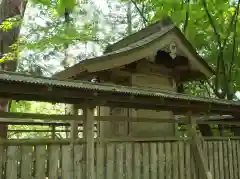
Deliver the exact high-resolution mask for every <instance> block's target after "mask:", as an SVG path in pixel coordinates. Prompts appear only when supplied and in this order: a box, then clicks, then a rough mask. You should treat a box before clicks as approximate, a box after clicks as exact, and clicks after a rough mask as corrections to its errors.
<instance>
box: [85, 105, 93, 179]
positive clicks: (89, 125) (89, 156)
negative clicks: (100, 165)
mask: <svg viewBox="0 0 240 179" xmlns="http://www.w3.org/2000/svg"><path fill="white" fill-rule="evenodd" d="M83 114H84V139H85V142H86V147H85V149H86V153H85V154H86V179H94V108H93V107H89V106H86V107H85V108H84V109H83Z"/></svg>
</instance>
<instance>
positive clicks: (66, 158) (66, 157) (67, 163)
mask: <svg viewBox="0 0 240 179" xmlns="http://www.w3.org/2000/svg"><path fill="white" fill-rule="evenodd" d="M71 152H72V150H71V145H64V146H62V179H69V178H72V172H73V171H72V160H73V158H72V155H71V154H72V153H71Z"/></svg>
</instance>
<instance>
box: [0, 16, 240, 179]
mask: <svg viewBox="0 0 240 179" xmlns="http://www.w3.org/2000/svg"><path fill="white" fill-rule="evenodd" d="M212 75H213V71H212V69H211V68H210V67H209V66H208V65H207V64H206V62H205V61H204V60H203V59H202V58H201V57H200V56H199V55H198V54H197V53H196V51H195V50H194V48H193V47H192V46H191V44H190V43H189V42H188V41H187V40H186V38H185V37H184V35H183V34H182V33H181V32H180V30H179V29H178V28H177V27H175V26H174V24H173V23H172V22H171V21H170V20H169V19H164V20H162V21H160V22H157V23H155V24H153V25H150V26H149V27H146V28H144V29H142V30H141V31H139V32H137V33H135V34H132V35H131V36H128V37H126V38H124V39H123V40H121V41H119V42H117V43H115V44H113V45H110V46H109V47H108V48H107V49H106V52H105V54H104V55H102V56H100V57H96V58H92V59H87V60H84V61H82V62H80V63H79V64H76V65H74V66H72V67H70V68H68V69H66V70H64V71H62V72H60V73H58V74H56V75H55V77H53V78H43V77H34V76H30V75H23V74H19V73H11V72H5V71H0V98H5V99H12V100H26V101H45V102H51V103H65V104H71V105H74V107H75V110H74V111H72V113H71V114H65V115H57V114H51V115H49V114H31V113H20V112H17V113H13V112H0V124H6V125H19V124H21V125H36V124H38V125H49V126H52V130H51V133H52V134H53V135H52V137H51V138H42V139H3V138H0V179H20V178H21V179H33V178H34V179H59V178H60V179H113V178H117V179H240V152H239V151H240V137H238V136H211V137H206V136H202V135H201V133H199V132H198V131H197V128H196V125H197V124H208V125H218V124H228V125H238V126H239V125H240V121H238V120H237V119H239V116H240V103H239V102H235V101H228V100H220V99H209V98H203V97H195V96H191V95H187V94H183V93H181V90H180V87H181V85H182V84H183V83H185V82H188V81H194V80H204V79H206V78H209V77H211V76H212ZM95 109H96V111H97V112H96V114H95V113H94V111H95ZM80 111H81V112H82V113H80ZM176 114H178V115H179V114H181V115H183V117H182V118H177V116H176ZM179 123H180V124H184V125H185V127H186V129H187V132H186V135H184V136H182V135H179V134H178V130H177V127H176V125H177V124H179ZM60 125H63V126H64V125H65V126H71V128H70V132H71V136H70V137H66V138H61V139H58V138H56V137H55V135H54V134H55V133H56V131H57V129H56V128H57V126H60ZM80 130H81V131H80ZM80 133H81V134H82V135H79V134H80Z"/></svg>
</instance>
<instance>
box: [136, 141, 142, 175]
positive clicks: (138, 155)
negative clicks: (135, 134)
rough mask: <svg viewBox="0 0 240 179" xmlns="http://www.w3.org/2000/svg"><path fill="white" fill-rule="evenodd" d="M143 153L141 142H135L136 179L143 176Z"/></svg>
mask: <svg viewBox="0 0 240 179" xmlns="http://www.w3.org/2000/svg"><path fill="white" fill-rule="evenodd" d="M140 157H141V155H140V144H139V143H135V144H134V179H140V176H141V158H140Z"/></svg>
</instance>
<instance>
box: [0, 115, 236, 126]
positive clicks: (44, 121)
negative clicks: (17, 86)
mask: <svg viewBox="0 0 240 179" xmlns="http://www.w3.org/2000/svg"><path fill="white" fill-rule="evenodd" d="M192 118H193V119H194V120H196V123H197V124H225V125H240V121H238V120H235V118H234V117H233V116H220V115H212V116H193V117H192ZM95 120H96V121H113V120H114V121H126V122H154V123H184V121H185V120H186V117H185V116H183V117H180V119H172V118H130V117H124V116H114V117H113V116H95ZM72 121H75V123H74V125H75V124H78V125H80V124H82V123H83V121H84V115H77V113H75V114H72V115H52V114H51V115H48V114H34V113H9V112H1V113H0V123H8V124H13V125H18V124H24V123H26V124H29V125H31V124H32V125H34V124H35V125H55V126H58V125H59V126H61V125H70V123H71V122H72Z"/></svg>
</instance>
